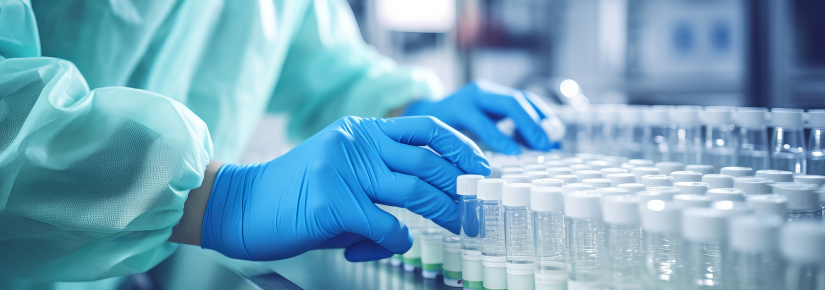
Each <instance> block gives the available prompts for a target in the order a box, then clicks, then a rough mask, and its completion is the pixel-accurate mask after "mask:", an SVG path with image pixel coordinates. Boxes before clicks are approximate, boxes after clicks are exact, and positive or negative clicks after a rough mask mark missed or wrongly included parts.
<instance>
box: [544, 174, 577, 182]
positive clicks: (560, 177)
mask: <svg viewBox="0 0 825 290" xmlns="http://www.w3.org/2000/svg"><path fill="white" fill-rule="evenodd" d="M550 178H553V179H558V180H561V181H564V184H572V183H578V182H579V177H578V176H575V175H553V176H551V177H550Z"/></svg>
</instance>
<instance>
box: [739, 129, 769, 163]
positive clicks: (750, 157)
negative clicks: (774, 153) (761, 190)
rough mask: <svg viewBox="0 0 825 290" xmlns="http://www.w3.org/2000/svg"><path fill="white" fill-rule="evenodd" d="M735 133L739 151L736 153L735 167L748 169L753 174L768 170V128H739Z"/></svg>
mask: <svg viewBox="0 0 825 290" xmlns="http://www.w3.org/2000/svg"><path fill="white" fill-rule="evenodd" d="M737 131H738V132H737V133H738V134H737V135H738V138H739V140H738V142H737V143H738V145H739V149H738V150H737V151H736V166H740V167H750V168H752V169H753V171H754V172H756V171H757V170H765V169H770V161H771V154H770V143H768V128H766V127H764V126H763V127H756V128H747V127H740V128H738V130H737Z"/></svg>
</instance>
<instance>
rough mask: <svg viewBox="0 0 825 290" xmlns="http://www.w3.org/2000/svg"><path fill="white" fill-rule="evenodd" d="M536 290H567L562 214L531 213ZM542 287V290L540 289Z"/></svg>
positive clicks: (565, 243)
mask: <svg viewBox="0 0 825 290" xmlns="http://www.w3.org/2000/svg"><path fill="white" fill-rule="evenodd" d="M533 223H534V224H535V226H533V229H534V231H535V236H534V239H535V251H536V261H535V263H536V274H535V277H536V289H566V288H567V269H568V268H569V267H570V264H568V263H567V257H566V256H567V240H566V234H567V233H566V232H567V230H566V227H565V221H564V214H563V213H560V212H533ZM542 287H543V288H542Z"/></svg>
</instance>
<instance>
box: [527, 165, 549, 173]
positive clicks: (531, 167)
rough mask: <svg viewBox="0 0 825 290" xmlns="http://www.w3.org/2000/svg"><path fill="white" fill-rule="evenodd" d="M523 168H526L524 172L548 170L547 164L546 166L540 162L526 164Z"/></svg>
mask: <svg viewBox="0 0 825 290" xmlns="http://www.w3.org/2000/svg"><path fill="white" fill-rule="evenodd" d="M521 168H523V169H524V172H530V171H546V170H547V166H544V164H539V163H534V164H525V165H523V166H521Z"/></svg>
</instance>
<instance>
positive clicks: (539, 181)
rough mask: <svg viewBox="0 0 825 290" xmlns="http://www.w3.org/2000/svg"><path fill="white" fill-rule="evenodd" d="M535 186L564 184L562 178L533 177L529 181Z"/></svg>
mask: <svg viewBox="0 0 825 290" xmlns="http://www.w3.org/2000/svg"><path fill="white" fill-rule="evenodd" d="M530 184H532V185H533V186H535V187H561V186H562V185H563V184H564V180H561V179H555V178H542V179H534V180H533V181H531V182H530Z"/></svg>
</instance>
